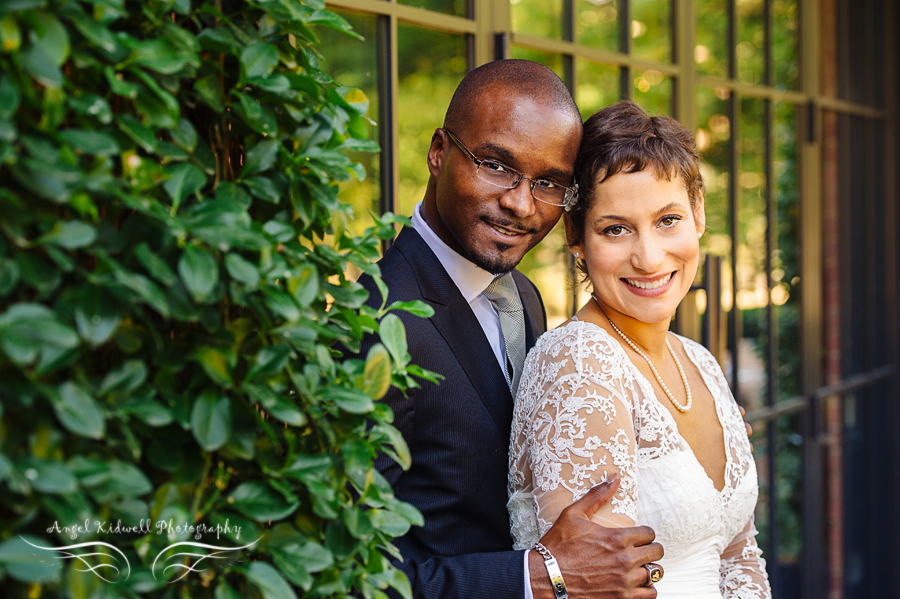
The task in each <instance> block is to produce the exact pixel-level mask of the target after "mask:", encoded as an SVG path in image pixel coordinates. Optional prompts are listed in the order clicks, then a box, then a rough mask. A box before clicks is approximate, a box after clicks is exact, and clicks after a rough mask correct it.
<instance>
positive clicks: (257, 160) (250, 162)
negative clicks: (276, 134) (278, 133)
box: [240, 139, 280, 177]
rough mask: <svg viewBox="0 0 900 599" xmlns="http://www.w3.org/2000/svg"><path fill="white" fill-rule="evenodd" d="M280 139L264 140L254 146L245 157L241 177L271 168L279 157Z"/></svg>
mask: <svg viewBox="0 0 900 599" xmlns="http://www.w3.org/2000/svg"><path fill="white" fill-rule="evenodd" d="M279 146H280V144H279V142H278V140H275V139H268V140H263V141H261V142H259V143H258V144H256V145H255V146H253V147H252V148H251V149H250V150H249V151H248V152H247V155H246V156H245V157H244V168H243V169H241V175H240V176H241V177H247V176H249V175H254V174H256V173H260V172H262V171H266V170H269V169H270V168H272V165H273V164H275V159H276V158H278V148H279Z"/></svg>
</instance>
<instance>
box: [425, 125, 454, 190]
mask: <svg viewBox="0 0 900 599" xmlns="http://www.w3.org/2000/svg"><path fill="white" fill-rule="evenodd" d="M449 151H450V140H449V139H448V138H447V134H446V133H445V132H444V130H443V129H441V128H437V129H435V130H434V135H432V136H431V146H429V148H428V172H429V173H431V176H432V177H434V178H435V179H437V178H438V177H439V176H440V174H441V170H442V169H443V168H444V161H445V160H446V159H447V153H448V152H449Z"/></svg>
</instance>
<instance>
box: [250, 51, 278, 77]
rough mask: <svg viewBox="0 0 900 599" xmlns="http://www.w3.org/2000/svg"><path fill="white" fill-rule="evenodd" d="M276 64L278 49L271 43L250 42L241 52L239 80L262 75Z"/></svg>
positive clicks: (266, 73)
mask: <svg viewBox="0 0 900 599" xmlns="http://www.w3.org/2000/svg"><path fill="white" fill-rule="evenodd" d="M277 64H278V50H277V49H276V48H275V46H273V45H272V44H266V43H259V44H251V45H250V46H247V47H246V48H244V50H243V52H241V80H242V81H246V80H247V79H252V78H253V77H264V76H266V75H268V74H270V73H271V72H272V71H273V70H274V69H275V66H276V65H277Z"/></svg>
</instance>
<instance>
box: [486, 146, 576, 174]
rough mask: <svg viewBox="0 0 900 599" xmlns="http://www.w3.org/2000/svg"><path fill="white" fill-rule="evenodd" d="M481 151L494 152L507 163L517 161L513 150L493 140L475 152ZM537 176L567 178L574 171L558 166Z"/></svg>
mask: <svg viewBox="0 0 900 599" xmlns="http://www.w3.org/2000/svg"><path fill="white" fill-rule="evenodd" d="M480 151H489V152H493V153H494V155H495V156H498V157H499V158H500V159H501V160H503V161H505V162H506V163H511V162H515V161H516V157H515V155H514V154H513V153H512V152H510V151H509V150H507V149H506V148H504V147H503V146H498V145H494V144H492V143H491V142H486V143H484V144H481V145H480V146H478V148H477V149H476V150H475V154H476V155H477V154H478V152H480ZM478 157H479V158H481V156H478ZM535 177H536V178H543V177H556V178H558V179H566V178H571V177H572V171H564V170H562V169H558V168H549V169H547V171H546V172H544V173H541V174H540V175H535Z"/></svg>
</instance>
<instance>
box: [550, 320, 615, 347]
mask: <svg viewBox="0 0 900 599" xmlns="http://www.w3.org/2000/svg"><path fill="white" fill-rule="evenodd" d="M562 347H577V348H579V349H584V348H602V349H605V350H606V349H613V348H615V347H618V343H617V342H616V340H615V339H613V338H612V337H610V335H609V333H607V332H606V330H604V329H603V328H602V327H599V326H597V325H595V324H594V323H592V322H587V321H584V320H578V319H577V318H574V317H573V318H572V319H571V320H568V321H566V322H564V323H563V324H561V325H559V326H558V327H556V328H553V329H550V330H549V331H547V332H546V333H544V334H543V335H541V336H540V337H539V338H538V340H537V343H535V345H534V349H533V350H532V352H534V353H539V354H551V355H556V354H558V353H559V350H560V348H562ZM604 353H606V352H604Z"/></svg>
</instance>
